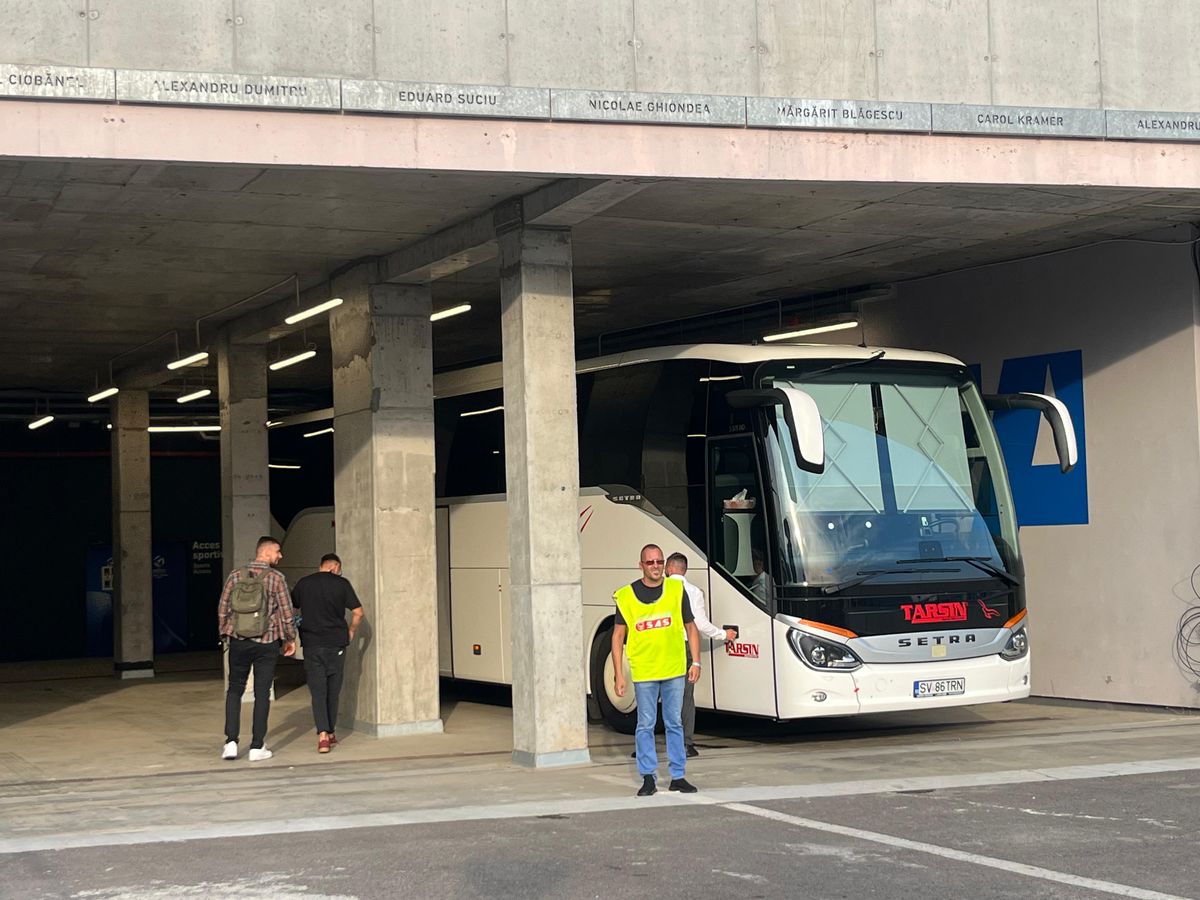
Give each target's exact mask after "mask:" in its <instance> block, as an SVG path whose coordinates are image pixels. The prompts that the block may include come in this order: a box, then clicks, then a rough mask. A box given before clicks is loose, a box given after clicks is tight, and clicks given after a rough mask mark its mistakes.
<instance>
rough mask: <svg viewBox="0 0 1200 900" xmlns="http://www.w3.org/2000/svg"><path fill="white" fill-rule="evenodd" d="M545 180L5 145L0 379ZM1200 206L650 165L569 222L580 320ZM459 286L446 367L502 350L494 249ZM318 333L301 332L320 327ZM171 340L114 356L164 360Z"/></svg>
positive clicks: (77, 360)
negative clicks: (72, 156)
mask: <svg viewBox="0 0 1200 900" xmlns="http://www.w3.org/2000/svg"><path fill="white" fill-rule="evenodd" d="M548 181H549V179H539V178H522V177H512V176H507V175H505V176H479V175H459V174H453V173H445V174H432V173H410V172H380V171H364V170H313V169H303V170H301V169H283V168H257V167H243V166H224V167H217V166H184V165H143V164H128V165H122V164H104V163H87V162H71V163H47V162H40V161H39V162H19V161H8V162H0V313H3V315H4V320H5V323H6V325H5V328H4V329H2V330H0V390H4V391H5V392H6V393H8V394H9V395H10V396H11V395H13V394H20V393H32V392H87V391H89V390H90V389H91V387H92V385H93V383H94V380H95V378H96V377H97V376H99V377H100V378H101V379H102V380H103V379H104V378H105V377H106V376H107V371H108V367H109V363H110V361H111V360H112V359H113V357H116V356H117V355H118V354H125V353H127V352H128V351H131V350H133V349H134V348H136V347H138V345H140V344H143V343H144V342H147V341H150V340H152V339H154V338H156V337H159V336H161V335H163V334H164V333H166V332H170V331H178V333H179V336H180V339H181V341H183V342H184V343H185V344H186V343H188V342H190V340H191V335H192V333H193V324H194V322H195V320H196V319H197V318H198V317H201V316H208V315H211V314H213V313H216V312H217V311H219V310H221V309H223V308H224V307H226V306H229V305H230V304H232V303H235V302H236V301H238V300H240V299H242V298H244V297H246V296H248V295H250V294H253V293H255V292H257V291H260V290H262V289H263V288H265V287H267V286H268V285H271V284H273V283H275V282H278V281H280V280H281V279H284V278H286V277H287V276H289V275H291V274H293V273H295V274H297V275H298V277H299V282H300V284H301V286H302V287H309V286H312V285H316V284H319V283H321V282H323V281H324V280H326V279H327V278H328V277H329V275H330V273H331V272H334V271H336V270H337V269H339V268H340V267H342V266H344V265H346V264H347V263H349V262H350V261H352V260H355V259H359V258H362V257H367V256H375V255H382V254H386V253H389V252H391V251H394V250H396V249H397V248H399V247H401V246H403V245H405V244H408V243H411V242H413V241H416V240H419V239H420V238H421V237H423V236H426V235H429V234H431V233H433V232H435V231H437V230H439V229H441V228H444V227H446V226H447V225H450V224H452V223H454V222H457V221H460V220H463V219H466V218H469V217H471V216H474V215H478V214H480V213H483V212H485V211H486V210H488V209H490V208H491V207H493V206H494V205H496V204H497V203H499V202H500V201H502V200H504V199H506V198H510V197H515V196H519V195H521V194H524V193H527V192H529V191H531V190H533V189H534V188H536V187H538V186H539V185H542V184H546V183H548ZM1198 218H1200V191H1195V192H1179V191H1176V192H1162V191H1139V190H1115V189H1101V188H1056V189H1045V188H1036V189H1034V188H1031V189H1022V188H1014V187H1010V186H997V187H964V186H956V185H934V186H928V185H923V186H906V185H896V184H814V183H805V184H796V183H762V182H754V183H748V182H711V181H705V182H697V181H664V182H657V183H654V184H651V185H649V186H648V187H646V188H645V189H644V190H642V191H641V192H640V193H637V194H635V195H634V196H632V197H630V198H628V199H626V200H624V201H622V202H620V203H618V204H617V205H615V206H612V207H610V208H608V209H607V210H605V211H604V212H603V213H602V214H600V215H597V216H595V217H593V218H591V219H589V220H587V221H585V222H584V223H583V224H581V225H579V226H577V227H576V228H575V231H574V253H575V272H574V277H575V291H576V314H577V332H578V335H579V336H580V337H581V338H590V337H595V336H597V335H601V334H605V333H612V332H617V331H621V330H624V329H629V328H636V327H640V326H646V325H651V324H654V323H658V322H664V321H670V320H675V319H679V318H683V317H687V316H692V315H696V314H698V313H704V312H710V311H715V310H721V309H727V308H730V307H736V306H741V305H745V304H749V303H754V302H756V301H763V300H770V299H779V298H788V297H795V296H797V295H803V294H808V293H812V292H819V291H828V290H834V289H839V288H846V287H849V286H854V285H862V284H866V283H879V282H894V281H901V280H906V279H911V278H916V277H921V276H924V275H930V274H934V273H938V272H943V271H948V270H952V269H959V268H963V267H967V266H973V265H978V264H980V263H986V262H993V261H998V260H1004V259H1012V258H1017V257H1021V256H1027V255H1032V254H1036V253H1041V252H1045V251H1048V250H1056V249H1060V248H1066V247H1071V246H1077V245H1081V244H1085V243H1089V242H1092V241H1096V240H1101V239H1104V238H1109V237H1123V236H1129V235H1133V234H1139V233H1144V232H1147V231H1149V230H1152V229H1154V228H1158V227H1160V226H1163V225H1169V224H1175V223H1180V222H1194V221H1196V220H1197V219H1198ZM285 293H286V291H279V292H276V293H274V294H268V295H266V296H264V297H262V298H261V299H260V300H256V301H255V302H254V303H253V304H250V305H249V306H245V307H240V308H239V309H238V310H236V311H234V312H233V313H230V314H229V315H235V314H238V313H240V312H241V311H242V310H243V309H249V308H251V307H252V306H253V305H257V304H259V303H263V304H265V303H269V302H271V301H273V300H278V299H280V297H282V296H284V294H285ZM461 301H467V302H470V303H472V304H473V306H474V309H473V311H472V312H471V313H470V314H468V315H465V316H462V317H459V318H455V319H449V320H446V321H444V322H441V323H438V325H437V326H435V327H436V331H435V362H436V364H437V365H438V366H448V365H454V364H458V363H461V362H465V361H471V360H477V359H483V358H489V357H495V356H497V355H498V353H499V343H498V331H499V329H498V315H499V298H498V270H497V266H496V263H495V262H494V261H493V262H490V263H484V264H481V265H478V266H475V267H474V268H472V269H468V270H465V271H463V272H461V273H459V274H457V275H454V276H451V277H449V278H447V279H444V280H443V281H440V282H437V283H436V284H435V286H434V303H435V307H440V306H447V305H450V304H451V303H455V302H461ZM221 318H222V317H221V316H217V317H216V319H215V320H216V321H219V320H220V319H221ZM323 331H325V329H324V328H323V326H318V327H317V328H316V329H314V332H313V333H310V335H309V338H310V339H313V338H317V339H318V342H319V343H323V342H324V336H323V335H321V334H320V332H323ZM172 343H173V342H172V339H171V337H169V336H168V337H167V338H165V339H164V340H162V341H161V342H159V343H156V344H155V345H154V346H151V347H149V348H146V349H145V350H143V351H140V352H138V353H132V354H129V355H128V356H125V357H122V359H120V360H118V364H119V366H123V365H126V364H128V363H129V362H130V361H134V360H138V359H142V358H144V357H150V358H153V357H154V356H155V355H157V356H160V357H161V358H162V359H163V360H164V362H165V361H166V359H167V358H169V357H170V355H171V352H172V351H173V346H172ZM272 352H274V350H273V351H272ZM325 358H326V359H327V356H326V357H325ZM210 369H211V367H210ZM191 377H192V378H193V380H195V378H196V377H197V376H196V374H195V373H192V376H191ZM208 377H209V378H210V380H211V379H212V378H213V377H214V376H213V374H212V372H211V371H210V372H209V374H208ZM327 384H328V370H327V366H321V365H316V364H311V363H310V364H308V365H306V366H298V367H296V368H294V369H290V370H287V371H286V373H279V375H278V376H276V375H273V376H272V388H273V389H274V388H275V387H276V386H279V387H280V388H287V389H291V388H306V387H317V388H321V387H323V386H325V385H327ZM174 390H178V385H177V384H176V385H167V386H164V391H167V392H169V391H174Z"/></svg>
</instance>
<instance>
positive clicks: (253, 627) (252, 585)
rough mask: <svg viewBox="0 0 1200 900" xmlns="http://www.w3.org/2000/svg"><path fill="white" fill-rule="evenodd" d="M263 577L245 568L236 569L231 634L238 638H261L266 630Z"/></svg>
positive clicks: (265, 597) (248, 567)
mask: <svg viewBox="0 0 1200 900" xmlns="http://www.w3.org/2000/svg"><path fill="white" fill-rule="evenodd" d="M265 580H266V579H265V577H264V575H260V574H259V572H258V571H257V570H256V569H253V568H251V567H250V566H246V567H244V568H241V569H238V580H237V581H236V582H235V583H234V585H233V595H232V598H231V607H232V609H233V633H234V634H235V635H237V636H238V637H240V638H256V637H262V635H263V633H264V632H265V631H266V630H267V588H266V585H265V584H264V583H263V582H264V581H265Z"/></svg>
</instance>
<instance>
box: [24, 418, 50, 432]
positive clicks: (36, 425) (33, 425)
mask: <svg viewBox="0 0 1200 900" xmlns="http://www.w3.org/2000/svg"><path fill="white" fill-rule="evenodd" d="M53 421H54V416H42V417H41V418H40V419H34V420H33V421H32V422H30V423H29V430H30V431H33V430H34V429H36V428H41V427H42V426H43V425H49V424H50V423H51V422H53Z"/></svg>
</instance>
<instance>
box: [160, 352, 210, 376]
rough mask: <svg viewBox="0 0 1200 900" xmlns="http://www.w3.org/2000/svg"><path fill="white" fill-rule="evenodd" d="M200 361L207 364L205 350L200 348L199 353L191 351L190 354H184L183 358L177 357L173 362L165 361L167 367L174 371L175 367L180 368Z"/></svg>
mask: <svg viewBox="0 0 1200 900" xmlns="http://www.w3.org/2000/svg"><path fill="white" fill-rule="evenodd" d="M201 362H202V363H204V364H205V365H207V364H208V351H207V350H201V351H200V352H199V353H193V354H192V355H191V356H185V357H184V358H183V359H177V360H175V362H169V363H167V368H168V369H171V370H172V371H174V370H175V369H182V368H183V367H184V366H193V365H195V364H196V363H201Z"/></svg>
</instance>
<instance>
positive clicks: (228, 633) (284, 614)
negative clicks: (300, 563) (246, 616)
mask: <svg viewBox="0 0 1200 900" xmlns="http://www.w3.org/2000/svg"><path fill="white" fill-rule="evenodd" d="M249 568H252V569H265V570H266V573H265V574H264V575H263V589H264V590H265V591H266V594H267V630H266V631H264V632H263V633H262V634H261V635H259V636H258V637H255V638H247V640H251V641H258V642H259V643H261V644H269V643H271V641H294V640H295V639H296V626H295V624H294V621H295V617H296V614H295V612H294V611H293V609H292V598H291V596H290V595H289V594H288V586H287V579H286V578H284V577H283V574H282V573H280V572H279V571H277V570H275V569H272V568H271V567H270V566H268V565H267V564H266V563H260V562H252V563H250V564H249ZM240 579H241V569H240V568H238V569H234V570H233V571H232V572H230V573H229V577H228V578H226V579H225V588H224V590H222V591H221V602H220V603H218V604H217V626H218V628H219V629H220V632H221V636H222V637H234V634H233V618H234V617H233V586H234V585H235V584H237V583H238V581H239V580H240Z"/></svg>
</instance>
